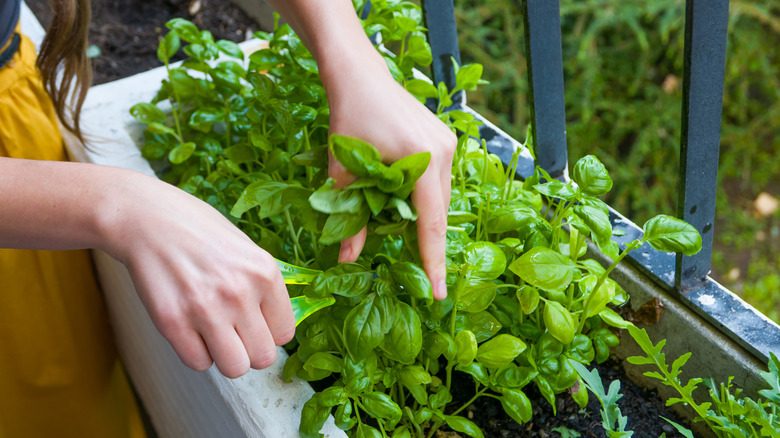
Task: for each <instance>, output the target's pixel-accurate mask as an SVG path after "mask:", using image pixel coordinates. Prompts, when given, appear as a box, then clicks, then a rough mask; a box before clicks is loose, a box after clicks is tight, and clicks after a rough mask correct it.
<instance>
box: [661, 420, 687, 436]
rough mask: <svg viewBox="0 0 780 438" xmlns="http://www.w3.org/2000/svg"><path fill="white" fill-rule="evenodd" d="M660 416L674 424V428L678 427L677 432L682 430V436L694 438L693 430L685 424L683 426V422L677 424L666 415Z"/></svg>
mask: <svg viewBox="0 0 780 438" xmlns="http://www.w3.org/2000/svg"><path fill="white" fill-rule="evenodd" d="M659 417H661V418H663V419H664V420H666V422H667V423H669V424H671V425H672V426H674V428H675V429H677V432H680V433H681V434H682V436H684V437H685V438H694V436H693V432H691V431H690V430H688V428H686V427H685V426H683V425H681V424H677V423H675V422H674V421H672V420H670V419H668V418H666V417H664V416H663V415H659Z"/></svg>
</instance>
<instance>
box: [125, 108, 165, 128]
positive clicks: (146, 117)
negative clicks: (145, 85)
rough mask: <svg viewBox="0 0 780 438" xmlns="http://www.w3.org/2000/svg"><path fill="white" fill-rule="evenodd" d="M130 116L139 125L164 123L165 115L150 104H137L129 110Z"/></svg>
mask: <svg viewBox="0 0 780 438" xmlns="http://www.w3.org/2000/svg"><path fill="white" fill-rule="evenodd" d="M130 115H132V116H133V117H134V118H135V119H136V120H138V121H139V122H141V123H147V124H148V123H154V122H157V123H165V113H164V112H163V111H162V110H161V109H160V108H158V107H157V105H154V104H151V103H137V104H135V105H133V106H132V107H131V108H130Z"/></svg>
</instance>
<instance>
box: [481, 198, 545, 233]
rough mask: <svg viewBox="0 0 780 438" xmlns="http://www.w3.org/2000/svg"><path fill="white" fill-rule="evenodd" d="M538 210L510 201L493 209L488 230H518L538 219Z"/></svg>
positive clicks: (501, 231)
mask: <svg viewBox="0 0 780 438" xmlns="http://www.w3.org/2000/svg"><path fill="white" fill-rule="evenodd" d="M537 217H538V214H537V213H536V210H534V209H533V208H531V207H528V206H526V205H523V204H520V203H509V204H507V205H505V206H501V207H498V208H495V209H493V210H492V211H491V212H490V213H489V215H488V219H487V227H486V228H487V231H488V232H489V233H493V234H500V233H506V232H507V231H518V230H520V229H521V228H522V227H525V226H527V225H529V224H531V223H532V222H534V221H535V220H536V218H537Z"/></svg>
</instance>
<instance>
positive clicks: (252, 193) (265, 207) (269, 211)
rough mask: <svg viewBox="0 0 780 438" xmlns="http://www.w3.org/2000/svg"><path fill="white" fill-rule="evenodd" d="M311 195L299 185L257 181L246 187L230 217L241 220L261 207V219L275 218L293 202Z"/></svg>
mask: <svg viewBox="0 0 780 438" xmlns="http://www.w3.org/2000/svg"><path fill="white" fill-rule="evenodd" d="M310 195H311V192H310V191H309V190H308V189H305V188H303V187H300V186H299V185H298V184H297V183H287V182H281V181H255V182H253V183H252V184H249V185H248V186H246V188H245V189H244V191H243V192H242V193H241V196H239V198H238V201H236V203H235V205H233V208H232V209H231V210H230V215H231V216H233V217H236V218H240V217H241V216H242V215H243V214H244V213H246V212H247V211H248V210H250V209H252V208H255V207H260V217H261V218H267V217H273V216H276V215H278V214H281V213H282V212H283V211H284V210H285V209H287V208H289V207H290V205H292V204H293V202H301V201H304V200H305V199H307V198H308V197H309V196H310Z"/></svg>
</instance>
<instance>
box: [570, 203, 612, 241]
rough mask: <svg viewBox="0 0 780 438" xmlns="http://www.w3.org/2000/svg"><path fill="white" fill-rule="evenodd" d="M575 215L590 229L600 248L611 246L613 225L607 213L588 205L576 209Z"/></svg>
mask: <svg viewBox="0 0 780 438" xmlns="http://www.w3.org/2000/svg"><path fill="white" fill-rule="evenodd" d="M574 213H575V214H576V215H577V217H579V218H580V219H581V220H582V221H583V222H584V223H585V225H586V226H587V227H588V230H590V233H591V236H593V240H594V241H595V242H596V244H598V246H599V248H601V247H605V246H606V245H608V244H609V242H610V239H611V238H612V224H611V223H610V222H609V217H608V216H607V214H606V213H604V212H603V211H601V210H599V209H598V208H595V207H590V206H588V205H578V206H576V207H574Z"/></svg>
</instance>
